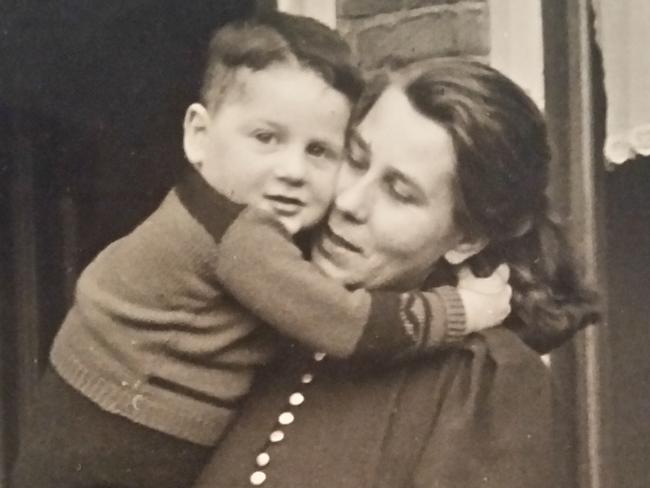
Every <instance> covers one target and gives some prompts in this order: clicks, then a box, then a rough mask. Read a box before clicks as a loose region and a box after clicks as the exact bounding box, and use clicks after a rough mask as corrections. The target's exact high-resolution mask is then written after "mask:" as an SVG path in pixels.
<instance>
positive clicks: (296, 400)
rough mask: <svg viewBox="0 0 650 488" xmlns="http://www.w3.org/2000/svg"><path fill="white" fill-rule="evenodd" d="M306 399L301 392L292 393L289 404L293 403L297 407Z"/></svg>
mask: <svg viewBox="0 0 650 488" xmlns="http://www.w3.org/2000/svg"><path fill="white" fill-rule="evenodd" d="M304 401H305V395H303V394H302V393H300V392H296V393H292V394H291V396H290V397H289V405H293V406H294V407H297V406H298V405H302V402H304Z"/></svg>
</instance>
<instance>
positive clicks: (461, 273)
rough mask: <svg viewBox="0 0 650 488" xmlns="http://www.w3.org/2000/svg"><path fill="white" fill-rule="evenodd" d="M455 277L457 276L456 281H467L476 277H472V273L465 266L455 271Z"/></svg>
mask: <svg viewBox="0 0 650 488" xmlns="http://www.w3.org/2000/svg"><path fill="white" fill-rule="evenodd" d="M456 276H458V280H459V281H460V280H469V279H476V276H474V273H472V270H471V269H470V268H469V266H467V265H466V264H464V265H462V266H460V267H459V268H457V270H456Z"/></svg>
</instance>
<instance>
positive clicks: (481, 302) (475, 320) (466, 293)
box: [457, 264, 512, 333]
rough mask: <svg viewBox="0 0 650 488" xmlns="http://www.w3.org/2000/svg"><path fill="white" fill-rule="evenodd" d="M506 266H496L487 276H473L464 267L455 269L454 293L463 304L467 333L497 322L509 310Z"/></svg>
mask: <svg viewBox="0 0 650 488" xmlns="http://www.w3.org/2000/svg"><path fill="white" fill-rule="evenodd" d="M509 277H510V268H509V267H508V265H506V264H502V265H500V266H499V267H498V268H497V269H496V270H495V271H494V273H492V274H491V275H490V276H488V277H487V278H477V277H476V276H474V274H473V273H472V272H471V271H470V269H469V267H468V266H463V267H461V268H460V269H459V270H458V287H457V288H458V293H459V294H460V298H461V300H462V301H463V306H464V307H465V316H466V321H467V333H471V332H477V331H480V330H483V329H487V328H489V327H494V326H495V325H499V324H500V323H501V322H503V320H504V319H505V318H506V317H507V316H508V314H509V313H510V310H511V307H510V298H511V297H512V288H511V287H510V285H509V284H508V279H509Z"/></svg>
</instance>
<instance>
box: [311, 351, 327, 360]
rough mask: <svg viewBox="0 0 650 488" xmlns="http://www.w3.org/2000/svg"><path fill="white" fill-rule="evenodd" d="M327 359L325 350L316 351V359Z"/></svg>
mask: <svg viewBox="0 0 650 488" xmlns="http://www.w3.org/2000/svg"><path fill="white" fill-rule="evenodd" d="M323 359H325V353H324V352H315V353H314V360H315V361H322V360H323Z"/></svg>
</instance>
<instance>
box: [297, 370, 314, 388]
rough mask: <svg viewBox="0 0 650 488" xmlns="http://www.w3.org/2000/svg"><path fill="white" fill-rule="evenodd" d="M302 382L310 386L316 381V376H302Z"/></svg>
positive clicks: (309, 374)
mask: <svg viewBox="0 0 650 488" xmlns="http://www.w3.org/2000/svg"><path fill="white" fill-rule="evenodd" d="M300 381H302V382H303V383H304V384H305V385H308V384H309V383H311V382H312V381H314V375H313V374H311V373H305V374H303V375H302V378H300Z"/></svg>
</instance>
